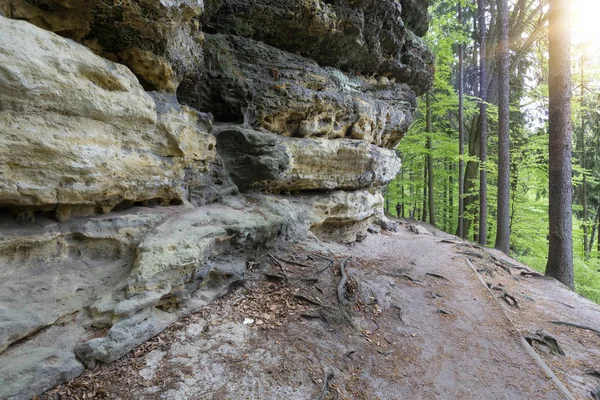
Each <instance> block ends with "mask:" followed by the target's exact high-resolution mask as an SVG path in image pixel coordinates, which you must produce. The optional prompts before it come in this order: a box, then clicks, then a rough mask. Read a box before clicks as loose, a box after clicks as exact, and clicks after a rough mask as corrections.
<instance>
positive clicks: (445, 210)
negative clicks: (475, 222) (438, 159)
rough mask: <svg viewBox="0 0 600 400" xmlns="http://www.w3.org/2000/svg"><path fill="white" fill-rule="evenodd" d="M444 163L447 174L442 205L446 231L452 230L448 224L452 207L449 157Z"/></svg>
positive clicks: (443, 222) (445, 158)
mask: <svg viewBox="0 0 600 400" xmlns="http://www.w3.org/2000/svg"><path fill="white" fill-rule="evenodd" d="M442 165H443V166H444V172H445V174H446V175H445V176H444V197H443V200H444V204H443V207H442V227H443V229H444V231H445V232H450V227H449V226H448V225H449V224H448V210H449V209H450V206H449V204H450V195H449V194H448V193H449V190H450V188H449V187H448V179H446V177H449V165H448V157H444V161H443V163H442Z"/></svg>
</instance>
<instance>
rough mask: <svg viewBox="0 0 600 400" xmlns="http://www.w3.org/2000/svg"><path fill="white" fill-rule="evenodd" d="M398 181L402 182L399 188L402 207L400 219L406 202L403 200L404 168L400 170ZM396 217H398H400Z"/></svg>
mask: <svg viewBox="0 0 600 400" xmlns="http://www.w3.org/2000/svg"><path fill="white" fill-rule="evenodd" d="M400 180H401V181H402V185H401V186H400V192H401V193H402V194H401V196H400V199H401V200H400V201H401V205H402V208H401V210H402V218H404V209H405V208H406V207H405V204H406V200H405V199H404V167H403V168H401V169H400ZM398 217H400V215H399V216H398Z"/></svg>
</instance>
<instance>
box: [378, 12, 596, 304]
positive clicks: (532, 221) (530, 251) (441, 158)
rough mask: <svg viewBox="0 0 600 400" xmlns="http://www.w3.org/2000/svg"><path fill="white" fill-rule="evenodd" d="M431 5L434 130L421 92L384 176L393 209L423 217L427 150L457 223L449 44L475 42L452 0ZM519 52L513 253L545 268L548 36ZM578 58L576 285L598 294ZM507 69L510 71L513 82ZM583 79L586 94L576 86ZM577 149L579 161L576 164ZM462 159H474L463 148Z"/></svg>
mask: <svg viewBox="0 0 600 400" xmlns="http://www.w3.org/2000/svg"><path fill="white" fill-rule="evenodd" d="M463 6H465V8H466V10H465V12H466V13H467V14H469V12H471V15H472V10H471V9H470V7H472V2H466V1H464V2H463ZM432 12H433V20H432V29H431V30H430V33H429V34H428V35H427V37H426V41H427V43H428V44H429V46H430V47H431V48H432V49H433V51H434V53H435V54H436V78H435V81H434V88H433V89H432V91H431V95H432V101H431V112H432V123H433V129H432V130H433V132H431V133H425V130H426V129H425V127H426V121H425V115H426V107H425V100H424V98H423V99H421V101H420V102H419V108H418V110H417V113H416V121H415V123H414V125H413V126H412V127H411V129H410V130H409V132H408V133H407V135H406V136H405V138H404V139H403V140H402V141H401V143H400V145H399V146H398V151H399V152H400V154H401V158H402V163H403V164H402V170H401V172H400V174H399V175H398V176H397V177H396V179H394V181H393V182H392V183H391V184H390V186H389V188H388V192H387V194H386V199H387V201H388V204H389V205H390V208H391V209H390V210H389V211H391V212H392V213H394V214H395V209H394V206H395V205H396V203H399V204H403V205H404V209H405V216H406V217H414V218H416V219H421V217H422V214H423V206H424V204H425V202H424V201H425V200H426V197H424V196H426V193H425V192H424V190H426V186H427V181H426V177H425V174H424V169H425V166H426V157H427V156H432V157H433V162H434V188H435V193H434V199H435V202H436V221H437V226H438V228H440V229H444V230H445V231H447V232H450V233H455V232H456V230H457V222H458V111H457V110H458V96H457V92H456V90H455V88H454V86H455V84H456V82H455V81H456V74H457V72H456V71H457V66H456V63H457V56H456V52H457V43H464V44H466V45H467V47H468V46H469V44H471V45H472V38H471V32H469V31H468V30H467V29H466V28H465V27H464V26H459V24H458V21H457V18H456V1H445V0H437V1H433V5H432ZM465 25H467V26H468V24H465ZM576 58H577V57H576ZM526 59H527V62H526V63H525V64H524V65H525V68H526V73H523V74H522V76H521V79H522V82H521V83H518V82H517V83H514V82H513V83H511V85H513V88H514V87H515V86H518V89H517V90H515V89H513V91H514V93H513V96H512V97H511V121H512V122H511V164H512V168H511V197H512V200H511V210H512V216H511V232H512V236H511V255H512V256H513V257H515V258H517V259H519V260H520V261H522V262H524V263H525V264H528V265H530V266H531V267H533V268H535V269H537V270H538V271H540V272H544V270H545V267H546V262H547V255H548V239H547V237H548V130H547V109H548V100H547V99H548V85H547V81H546V79H547V73H548V62H547V42H546V41H545V39H542V40H539V41H538V42H537V43H536V45H535V46H532V47H531V48H530V49H529V52H528V54H527V57H526ZM581 60H583V58H582V59H581ZM574 65H577V64H576V63H574ZM577 68H581V69H583V72H584V73H583V79H582V78H581V76H579V75H578V74H574V82H573V88H574V96H573V121H574V123H573V127H574V135H573V138H574V139H573V148H574V157H573V171H574V176H573V182H574V205H573V210H574V217H573V228H574V231H573V243H574V249H573V253H574V268H575V285H576V290H577V292H578V293H580V294H581V295H583V296H585V297H587V298H589V299H591V300H593V301H595V302H598V303H600V252H599V251H598V250H597V245H596V243H597V242H598V239H597V238H598V235H599V232H597V229H598V228H600V226H597V225H596V222H595V218H596V214H597V213H598V212H600V111H598V110H600V94H598V93H600V72H599V71H598V70H597V68H596V72H594V69H593V68H589V67H586V65H585V64H584V65H583V66H582V65H579V66H578V67H577ZM587 69H589V70H590V72H588V71H587ZM514 79H515V78H514V77H513V78H511V82H512V81H513V80H514ZM582 85H583V87H584V97H583V98H582V97H581V95H580V92H581V88H582ZM577 88H579V92H577ZM464 107H465V108H464V110H465V111H464V114H465V121H466V131H468V130H469V125H470V121H471V120H472V119H473V118H474V117H476V116H477V113H478V99H477V98H476V97H472V96H465V102H464ZM497 116H498V114H497V108H496V106H495V105H494V104H489V107H488V120H489V132H490V137H489V142H488V161H487V163H485V165H483V166H481V167H483V168H486V170H487V171H488V181H489V182H488V183H489V186H488V204H489V208H490V209H489V218H488V219H489V226H488V232H489V237H488V243H493V242H494V237H493V236H494V234H495V226H494V224H495V207H496V187H497V185H496V183H497V182H496V180H497V156H496V155H497V142H496V140H497V139H496V135H495V134H494V132H496V130H497ZM581 129H583V131H582V130H581ZM427 137H430V138H431V140H432V142H433V150H429V149H428V148H427ZM583 159H585V166H583V165H582V164H583V162H582V160H583ZM464 161H465V163H466V162H467V161H478V160H476V159H474V157H469V156H465V157H464ZM584 176H585V179H586V185H587V186H586V188H587V192H586V199H587V204H588V207H587V215H588V220H587V221H584V220H583V215H584V213H583V210H584V208H583V205H582V204H583V202H582V196H583V190H582V187H583V178H584ZM477 191H478V185H475V188H474V189H473V192H472V193H466V194H465V196H469V195H474V196H477V195H478V193H477ZM477 212H478V204H477V202H475V203H474V204H472V205H471V207H470V209H468V210H465V216H466V217H472V218H474V219H475V217H476V216H477ZM584 226H586V227H587V229H588V241H589V240H590V239H591V237H590V236H593V235H592V234H591V232H592V231H594V235H595V238H594V243H593V245H592V246H590V247H591V250H590V252H589V254H587V255H586V254H585V251H584V230H583V227H584ZM475 228H476V226H475ZM471 235H472V232H471ZM471 237H472V236H471Z"/></svg>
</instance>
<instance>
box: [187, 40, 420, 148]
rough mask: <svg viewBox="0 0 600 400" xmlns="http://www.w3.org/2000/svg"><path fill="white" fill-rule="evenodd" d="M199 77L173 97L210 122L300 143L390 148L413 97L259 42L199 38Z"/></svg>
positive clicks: (400, 87) (408, 117)
mask: <svg viewBox="0 0 600 400" xmlns="http://www.w3.org/2000/svg"><path fill="white" fill-rule="evenodd" d="M205 53H206V55H205V63H206V64H205V72H204V73H202V74H201V75H199V76H196V77H190V79H189V80H186V81H184V82H183V83H182V84H181V85H180V87H179V90H178V93H177V97H178V98H179V100H180V101H181V102H183V103H185V104H189V105H191V106H192V107H195V108H197V109H199V110H206V111H210V112H211V113H212V114H213V115H214V116H215V119H216V120H217V121H227V122H244V123H245V124H247V125H253V126H255V127H261V128H264V129H266V130H268V131H271V132H274V133H278V134H282V135H285V136H292V137H303V138H309V137H312V138H316V137H318V138H325V139H337V138H349V139H358V140H364V141H366V142H367V143H372V144H375V145H377V146H381V147H386V148H394V147H395V146H396V145H397V144H398V142H399V141H400V139H401V138H402V137H403V136H404V133H406V131H407V130H408V127H409V125H410V123H411V122H412V113H413V110H414V108H415V107H416V97H415V94H414V92H413V90H412V89H411V88H410V87H409V86H408V85H407V84H404V83H395V82H394V80H393V79H392V80H389V79H388V78H385V77H380V78H379V79H375V78H365V77H361V76H357V75H351V74H344V73H342V72H340V71H339V70H336V69H334V68H322V67H320V66H319V65H317V64H316V63H315V62H314V61H311V60H309V59H306V58H304V57H301V56H298V55H296V54H292V53H288V52H285V51H281V50H278V49H276V48H274V47H271V46H268V45H265V44H264V43H261V42H256V41H254V40H250V39H246V38H241V37H239V36H230V35H206V44H205Z"/></svg>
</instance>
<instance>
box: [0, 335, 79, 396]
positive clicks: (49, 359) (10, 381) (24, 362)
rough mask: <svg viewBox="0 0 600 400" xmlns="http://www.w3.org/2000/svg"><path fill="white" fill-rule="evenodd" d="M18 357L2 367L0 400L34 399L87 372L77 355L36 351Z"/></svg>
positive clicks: (22, 353) (38, 349)
mask: <svg viewBox="0 0 600 400" xmlns="http://www.w3.org/2000/svg"><path fill="white" fill-rule="evenodd" d="M16 355H18V358H16V359H13V360H11V362H9V363H6V364H3V365H0V378H2V381H1V382H2V384H1V385H0V398H1V399H7V400H28V399H31V398H33V397H36V396H37V395H38V394H40V393H42V392H44V391H45V390H48V389H50V388H52V387H53V386H56V385H59V384H61V383H63V382H66V381H69V380H71V379H73V378H75V377H76V376H79V375H81V374H82V373H83V371H84V370H85V368H84V366H83V365H82V364H81V363H80V362H79V361H77V359H76V358H75V354H73V353H72V352H70V351H64V350H62V349H57V348H53V347H49V348H33V349H30V350H28V351H21V352H18V353H17V354H16Z"/></svg>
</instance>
